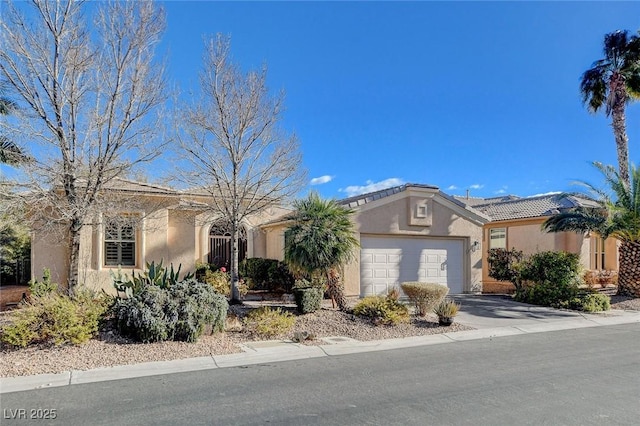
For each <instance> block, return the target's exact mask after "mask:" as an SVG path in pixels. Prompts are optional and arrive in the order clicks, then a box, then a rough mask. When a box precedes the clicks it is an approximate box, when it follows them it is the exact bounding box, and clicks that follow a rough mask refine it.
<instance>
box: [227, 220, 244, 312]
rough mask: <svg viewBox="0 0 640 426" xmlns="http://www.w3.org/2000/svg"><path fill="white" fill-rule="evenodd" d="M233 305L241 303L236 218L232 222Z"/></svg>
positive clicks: (231, 301)
mask: <svg viewBox="0 0 640 426" xmlns="http://www.w3.org/2000/svg"><path fill="white" fill-rule="evenodd" d="M231 235H232V237H231V265H230V267H231V271H230V272H231V299H230V300H229V303H230V304H231V305H240V304H242V301H241V300H240V289H239V288H238V236H239V232H238V223H237V222H236V221H235V220H234V221H232V223H231Z"/></svg>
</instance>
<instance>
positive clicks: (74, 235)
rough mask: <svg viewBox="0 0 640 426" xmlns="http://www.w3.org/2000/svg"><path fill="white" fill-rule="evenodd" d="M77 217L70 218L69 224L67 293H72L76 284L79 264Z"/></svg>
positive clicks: (78, 221) (78, 227)
mask: <svg viewBox="0 0 640 426" xmlns="http://www.w3.org/2000/svg"><path fill="white" fill-rule="evenodd" d="M80 223H81V222H80V220H79V219H72V220H71V224H70V225H69V278H68V286H69V288H68V290H69V294H73V292H74V291H75V288H76V286H77V285H78V268H79V265H80V231H81V230H82V226H81V224H80Z"/></svg>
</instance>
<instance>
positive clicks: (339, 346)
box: [0, 312, 640, 394]
mask: <svg viewBox="0 0 640 426" xmlns="http://www.w3.org/2000/svg"><path fill="white" fill-rule="evenodd" d="M638 322H640V313H636V312H634V313H626V314H625V315H623V316H611V317H605V316H602V317H599V316H597V315H589V316H588V317H582V318H579V319H570V320H559V321H554V322H550V323H533V324H521V325H512V326H503V327H494V328H484V329H477V330H464V331H457V332H453V333H442V334H431V335H427V336H412V337H404V338H396V339H386V340H371V341H364V342H362V341H347V342H341V343H335V344H328V345H320V346H306V345H301V344H296V343H291V342H282V343H281V344H280V345H278V344H274V345H273V346H271V347H263V348H261V347H259V348H248V347H245V348H244V350H245V352H241V353H236V354H229V355H214V356H207V357H198V358H188V359H179V360H173V361H156V362H145V363H141V364H133V365H119V366H115V367H102V368H96V369H93V370H86V371H81V370H71V371H66V372H63V373H58V374H38V375H34V376H18V377H3V378H0V394H3V393H10V392H20V391H26V390H36V389H46V388H51V387H59V386H69V385H76V384H83V383H95V382H102V381H108V380H122V379H128V378H136V377H147V376H156V375H162V374H172V373H184V372H190V371H203V370H210V369H217V368H229V367H240V366H248V365H256V364H265V363H273V362H282V361H293V360H300V359H310V358H320V357H328V356H341V355H350V354H357V353H363V352H377V351H384V350H392V349H405V348H412V347H417V346H428V345H438V344H443V343H459V342H465V341H470V340H480V339H493V338H498V337H506V336H515V335H522V334H532V333H544V332H549V331H561V330H575V329H580V328H590V327H601V326H614V325H621V324H633V323H638Z"/></svg>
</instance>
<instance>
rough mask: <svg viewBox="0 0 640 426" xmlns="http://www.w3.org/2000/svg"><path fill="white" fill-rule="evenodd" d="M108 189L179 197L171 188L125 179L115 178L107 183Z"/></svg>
mask: <svg viewBox="0 0 640 426" xmlns="http://www.w3.org/2000/svg"><path fill="white" fill-rule="evenodd" d="M104 187H105V188H108V189H114V190H118V191H126V192H140V193H146V194H166V195H177V194H178V193H177V192H176V191H175V190H174V189H171V188H168V187H165V186H160V185H155V184H151V183H146V182H137V181H133V180H128V179H123V178H119V177H116V178H113V179H111V180H110V181H109V182H107V183H106V184H105V186H104Z"/></svg>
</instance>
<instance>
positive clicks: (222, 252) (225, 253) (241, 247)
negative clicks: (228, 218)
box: [209, 224, 247, 270]
mask: <svg viewBox="0 0 640 426" xmlns="http://www.w3.org/2000/svg"><path fill="white" fill-rule="evenodd" d="M221 225H222V224H214V225H212V226H211V230H210V231H209V263H210V264H212V265H215V266H216V267H218V268H222V267H225V268H227V270H228V269H229V267H230V266H231V256H232V251H231V248H232V243H233V241H232V238H231V233H230V232H228V231H226V230H225V228H226V227H222V226H221ZM238 234H239V235H238V262H242V261H243V260H244V259H245V258H246V257H247V231H246V230H245V229H244V227H242V226H241V227H240V229H239V232H238Z"/></svg>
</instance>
